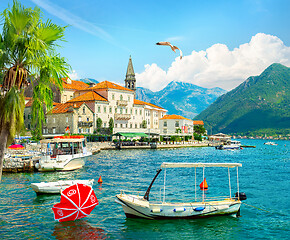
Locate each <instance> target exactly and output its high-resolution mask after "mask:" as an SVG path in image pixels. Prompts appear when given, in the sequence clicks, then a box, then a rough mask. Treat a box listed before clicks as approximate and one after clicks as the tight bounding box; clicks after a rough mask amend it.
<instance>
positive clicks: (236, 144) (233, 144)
mask: <svg viewBox="0 0 290 240" xmlns="http://www.w3.org/2000/svg"><path fill="white" fill-rule="evenodd" d="M216 149H219V150H238V149H241V142H240V141H228V142H226V143H224V144H221V145H219V146H217V147H216Z"/></svg>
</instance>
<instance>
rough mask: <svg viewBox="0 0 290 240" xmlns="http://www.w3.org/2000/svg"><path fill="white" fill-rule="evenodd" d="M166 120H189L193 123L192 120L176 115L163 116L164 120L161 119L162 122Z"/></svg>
mask: <svg viewBox="0 0 290 240" xmlns="http://www.w3.org/2000/svg"><path fill="white" fill-rule="evenodd" d="M166 119H184V120H189V121H192V120H191V119H188V118H185V117H182V116H179V115H176V114H172V115H165V116H163V118H161V119H160V120H166Z"/></svg>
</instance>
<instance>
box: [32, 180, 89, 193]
mask: <svg viewBox="0 0 290 240" xmlns="http://www.w3.org/2000/svg"><path fill="white" fill-rule="evenodd" d="M77 183H81V184H85V185H88V186H90V187H92V186H93V184H94V179H90V180H66V181H57V182H40V183H31V187H32V189H33V190H34V191H35V192H36V194H37V195H39V194H60V193H61V191H63V190H64V189H66V188H67V187H69V186H71V185H74V184H77Z"/></svg>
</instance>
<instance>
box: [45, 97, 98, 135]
mask: <svg viewBox="0 0 290 240" xmlns="http://www.w3.org/2000/svg"><path fill="white" fill-rule="evenodd" d="M93 121H94V112H93V111H92V109H91V108H89V107H88V105H87V104H86V103H85V102H66V103H60V104H58V105H56V106H55V107H54V108H53V109H52V110H51V111H50V112H48V113H47V115H46V123H45V124H44V127H43V134H63V133H65V129H66V128H67V127H69V129H70V133H87V134H90V133H93V131H94V124H93Z"/></svg>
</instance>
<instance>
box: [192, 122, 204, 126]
mask: <svg viewBox="0 0 290 240" xmlns="http://www.w3.org/2000/svg"><path fill="white" fill-rule="evenodd" d="M193 125H204V123H203V121H193Z"/></svg>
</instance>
